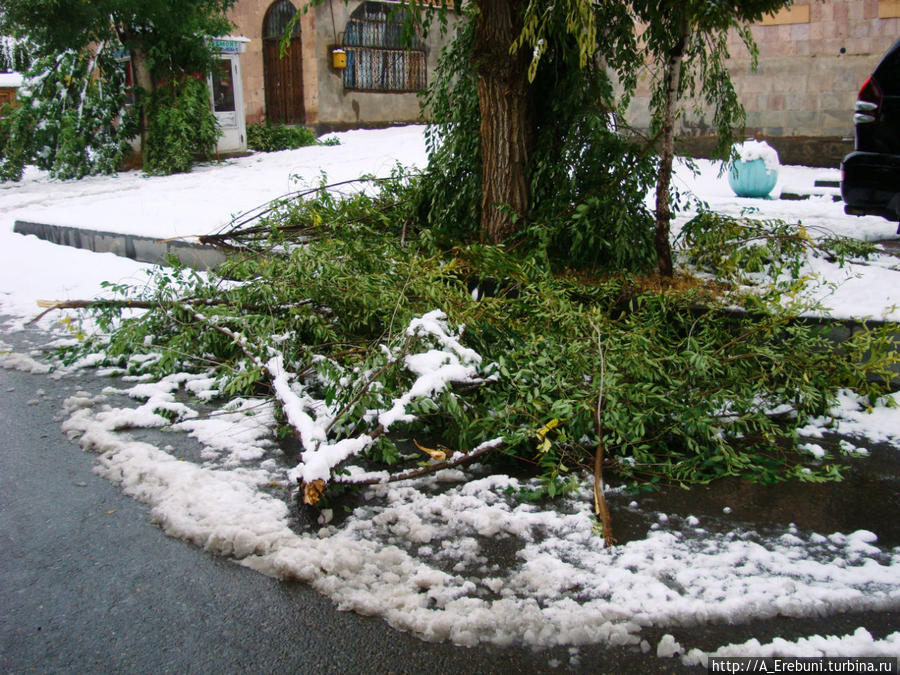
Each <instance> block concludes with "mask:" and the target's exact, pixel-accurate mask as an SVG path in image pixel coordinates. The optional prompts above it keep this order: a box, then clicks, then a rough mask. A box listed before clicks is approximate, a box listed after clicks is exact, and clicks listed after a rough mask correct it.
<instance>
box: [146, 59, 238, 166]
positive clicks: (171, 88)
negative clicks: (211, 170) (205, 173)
mask: <svg viewBox="0 0 900 675" xmlns="http://www.w3.org/2000/svg"><path fill="white" fill-rule="evenodd" d="M148 117H149V128H148V130H147V147H146V151H145V153H144V171H146V172H147V173H150V174H160V175H166V174H172V173H181V172H188V171H190V170H191V166H192V165H193V163H194V160H195V159H196V158H197V157H205V158H210V157H212V155H213V152H214V151H215V147H216V141H217V140H218V138H219V135H220V133H221V131H220V129H219V125H218V122H217V121H216V116H215V115H214V114H213V112H212V109H211V108H210V105H209V87H208V86H207V84H206V82H205V81H204V80H201V79H198V78H196V77H190V76H184V77H177V78H173V79H172V80H170V81H169V82H167V83H166V84H164V85H160V86H158V87H157V88H156V90H155V91H154V92H153V95H152V97H151V99H150V103H149V115H148Z"/></svg>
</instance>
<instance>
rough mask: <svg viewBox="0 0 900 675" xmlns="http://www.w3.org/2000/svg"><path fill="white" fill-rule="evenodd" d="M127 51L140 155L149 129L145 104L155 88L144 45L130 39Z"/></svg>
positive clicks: (142, 154)
mask: <svg viewBox="0 0 900 675" xmlns="http://www.w3.org/2000/svg"><path fill="white" fill-rule="evenodd" d="M126 46H127V47H128V51H129V52H130V53H131V72H132V75H133V77H134V81H133V86H134V100H135V103H136V105H137V106H138V110H139V111H140V116H141V117H140V133H141V157H144V153H145V152H146V150H147V130H148V129H149V119H148V117H147V106H148V104H149V103H150V95H151V94H152V93H153V90H154V88H155V85H154V82H153V76H152V75H151V73H150V64H149V63H148V62H147V53H146V52H145V50H144V46H143V45H142V44H141V43H140V42H137V41H134V40H131V41H129V42H127V43H126Z"/></svg>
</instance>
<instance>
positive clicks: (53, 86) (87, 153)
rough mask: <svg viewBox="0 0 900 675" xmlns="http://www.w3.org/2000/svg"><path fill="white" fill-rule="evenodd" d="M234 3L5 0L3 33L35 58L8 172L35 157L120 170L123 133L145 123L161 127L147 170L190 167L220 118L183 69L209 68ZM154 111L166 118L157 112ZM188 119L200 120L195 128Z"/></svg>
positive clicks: (54, 167) (59, 169)
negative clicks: (126, 60)
mask: <svg viewBox="0 0 900 675" xmlns="http://www.w3.org/2000/svg"><path fill="white" fill-rule="evenodd" d="M232 4H234V0H93V1H92V2H65V3H60V2H57V0H4V3H3V11H2V14H0V32H3V33H4V34H7V35H11V36H14V37H16V38H18V39H19V40H18V43H21V44H25V45H26V46H27V50H26V51H27V55H28V56H30V57H31V58H32V59H33V63H32V64H31V69H30V75H31V80H32V81H31V84H30V85H28V84H26V87H25V95H24V96H22V105H21V106H20V108H19V110H18V111H17V112H16V114H15V118H16V119H15V120H14V122H13V124H12V128H11V130H10V135H11V137H12V141H11V147H7V148H6V149H5V150H4V151H3V154H4V156H5V159H4V161H3V164H2V166H0V178H3V179H4V180H10V179H12V180H17V179H18V178H19V176H21V172H22V167H23V165H24V164H25V163H26V162H31V161H33V162H35V163H36V164H38V165H39V166H41V167H43V168H48V169H50V170H51V171H52V172H53V173H54V175H57V176H58V177H61V178H80V177H82V176H85V175H88V174H91V173H98V172H103V173H109V172H112V171H115V170H116V168H117V165H118V163H119V160H121V158H122V156H123V154H124V152H125V150H126V145H125V141H126V140H127V139H133V138H135V137H137V136H138V134H139V132H140V137H141V140H142V142H146V141H147V140H148V139H147V137H148V136H151V137H152V136H153V135H154V134H156V138H151V139H150V140H149V144H150V145H152V146H153V147H152V149H151V148H146V147H145V148H142V150H143V151H145V157H144V159H145V163H146V165H147V167H148V170H149V171H151V172H153V173H168V172H171V171H174V170H178V171H186V170H189V168H190V165H189V164H188V163H186V157H188V156H192V155H193V154H194V153H196V152H198V151H199V152H200V153H201V154H205V153H207V152H208V149H209V147H210V140H209V139H210V137H211V136H212V135H213V133H212V132H213V127H211V126H210V118H208V117H207V116H206V115H204V114H202V113H201V111H200V110H199V108H198V107H197V105H195V104H197V103H198V102H199V101H200V98H199V88H198V87H197V86H195V85H192V84H189V83H188V84H185V78H186V77H190V76H192V75H193V74H196V73H207V72H209V71H210V68H211V66H212V63H213V55H212V51H211V47H210V42H209V38H210V37H213V36H217V35H224V34H226V33H228V31H229V29H230V27H231V23H230V22H229V21H228V19H227V18H226V16H225V11H226V10H227V9H228V8H230V7H231V5H232ZM113 52H118V53H119V54H122V53H126V52H130V57H131V60H132V65H133V71H132V72H133V75H134V78H135V81H134V82H133V83H132V84H133V91H132V92H131V93H132V94H133V95H134V103H135V106H134V107H133V108H131V109H127V110H126V109H125V107H124V100H125V97H126V93H127V92H126V90H125V87H126V83H125V78H124V75H123V68H122V67H121V66H120V65H118V64H117V63H116V62H115V59H114V58H113V57H112V54H113ZM17 54H18V53H17ZM17 58H20V56H17ZM161 81H165V82H166V83H167V84H166V85H165V86H164V87H162V89H163V91H161V92H159V94H155V93H152V90H154V89H155V88H156V84H157V83H158V82H161ZM20 93H22V92H20ZM150 111H152V114H156V115H159V116H160V118H159V119H154V120H149V119H148V118H147V114H146V113H147V112H150ZM152 114H151V116H152ZM190 123H196V124H197V126H196V127H194V133H193V134H190V133H189V131H190V126H189V124H190ZM151 127H152V128H151ZM144 132H148V133H144ZM213 142H214V137H213ZM164 153H170V154H169V155H168V156H165V157H164V156H163V154H164Z"/></svg>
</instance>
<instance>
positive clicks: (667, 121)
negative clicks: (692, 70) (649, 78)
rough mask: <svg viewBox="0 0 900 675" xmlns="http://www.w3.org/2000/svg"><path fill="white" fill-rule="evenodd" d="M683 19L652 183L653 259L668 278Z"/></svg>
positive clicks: (668, 82)
mask: <svg viewBox="0 0 900 675" xmlns="http://www.w3.org/2000/svg"><path fill="white" fill-rule="evenodd" d="M687 38H688V24H687V15H685V16H683V17H682V21H681V27H680V34H679V36H678V41H677V42H676V44H675V46H674V47H673V48H672V50H671V51H670V52H669V62H668V64H667V65H666V75H665V78H666V79H665V87H666V107H665V111H664V113H663V126H662V132H663V145H662V153H661V157H660V166H659V175H658V176H657V179H656V257H657V261H658V268H659V274H660V276H663V277H669V278H671V277H672V275H673V274H674V269H673V267H672V246H671V244H670V242H669V224H670V222H671V220H672V208H671V204H670V203H669V186H670V185H671V184H672V162H673V161H674V159H675V115H676V111H677V108H678V90H679V85H680V83H681V64H682V62H683V61H684V50H685V47H686V46H687Z"/></svg>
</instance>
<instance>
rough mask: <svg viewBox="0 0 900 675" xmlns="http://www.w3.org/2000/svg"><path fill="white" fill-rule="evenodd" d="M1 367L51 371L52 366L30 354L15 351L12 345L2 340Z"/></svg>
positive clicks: (0, 345)
mask: <svg viewBox="0 0 900 675" xmlns="http://www.w3.org/2000/svg"><path fill="white" fill-rule="evenodd" d="M0 368H6V369H7V370H21V371H23V372H26V373H40V374H44V373H49V372H50V366H48V365H47V364H46V363H41V362H40V361H37V360H35V359H33V358H32V357H30V356H28V355H27V354H21V353H19V352H16V351H13V349H12V347H10V346H9V345H8V344H6V343H5V342H3V341H2V340H0Z"/></svg>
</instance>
